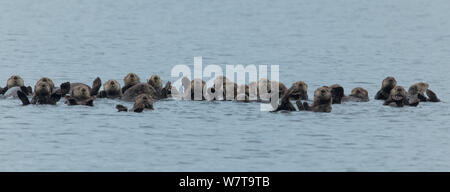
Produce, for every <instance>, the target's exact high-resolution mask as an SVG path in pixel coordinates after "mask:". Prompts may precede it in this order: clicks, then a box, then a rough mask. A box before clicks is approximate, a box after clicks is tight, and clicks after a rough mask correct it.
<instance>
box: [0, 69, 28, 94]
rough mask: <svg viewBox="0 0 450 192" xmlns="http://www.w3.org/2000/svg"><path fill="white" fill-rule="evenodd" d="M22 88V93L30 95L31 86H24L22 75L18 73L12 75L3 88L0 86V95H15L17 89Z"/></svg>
mask: <svg viewBox="0 0 450 192" xmlns="http://www.w3.org/2000/svg"><path fill="white" fill-rule="evenodd" d="M19 90H22V93H24V94H26V95H31V94H32V92H33V90H32V88H31V86H28V87H25V86H24V81H23V79H22V77H20V76H19V75H12V76H11V77H10V78H9V79H8V81H7V83H6V86H5V87H4V88H1V87H0V95H2V97H3V98H6V97H17V91H19Z"/></svg>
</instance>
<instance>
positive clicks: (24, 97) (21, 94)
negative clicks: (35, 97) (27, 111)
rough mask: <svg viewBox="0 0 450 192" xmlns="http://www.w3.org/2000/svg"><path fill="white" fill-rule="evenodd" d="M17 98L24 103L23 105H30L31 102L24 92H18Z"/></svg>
mask: <svg viewBox="0 0 450 192" xmlns="http://www.w3.org/2000/svg"><path fill="white" fill-rule="evenodd" d="M17 96H18V97H19V99H20V100H21V101H22V104H23V105H29V104H30V100H28V97H27V96H26V95H25V93H23V92H22V91H17Z"/></svg>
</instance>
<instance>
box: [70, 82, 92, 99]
mask: <svg viewBox="0 0 450 192" xmlns="http://www.w3.org/2000/svg"><path fill="white" fill-rule="evenodd" d="M70 95H71V96H72V97H74V98H77V99H80V100H85V99H89V98H90V97H91V93H90V91H89V87H88V86H86V85H82V84H81V85H77V86H75V87H74V88H73V89H72V92H71V93H70Z"/></svg>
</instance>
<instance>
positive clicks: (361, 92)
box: [350, 87, 369, 99]
mask: <svg viewBox="0 0 450 192" xmlns="http://www.w3.org/2000/svg"><path fill="white" fill-rule="evenodd" d="M350 96H353V97H356V98H360V99H368V98H369V92H367V90H365V89H364V88H361V87H356V88H354V89H353V90H352V94H350Z"/></svg>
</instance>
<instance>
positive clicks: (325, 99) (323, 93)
mask: <svg viewBox="0 0 450 192" xmlns="http://www.w3.org/2000/svg"><path fill="white" fill-rule="evenodd" d="M331 100H332V97H331V88H330V87H327V86H323V87H320V88H318V89H316V91H315V92H314V103H315V104H331Z"/></svg>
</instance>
